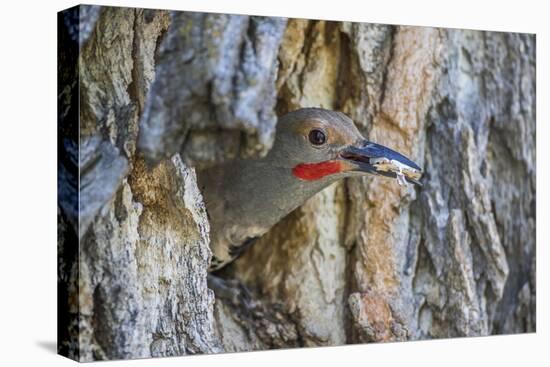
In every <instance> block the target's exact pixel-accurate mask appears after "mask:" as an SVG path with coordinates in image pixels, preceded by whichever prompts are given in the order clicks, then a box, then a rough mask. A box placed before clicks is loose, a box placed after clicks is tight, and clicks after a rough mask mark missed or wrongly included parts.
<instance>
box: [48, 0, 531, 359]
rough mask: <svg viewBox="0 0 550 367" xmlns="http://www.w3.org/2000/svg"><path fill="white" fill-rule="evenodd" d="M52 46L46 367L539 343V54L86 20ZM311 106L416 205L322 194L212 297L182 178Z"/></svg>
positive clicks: (361, 187) (490, 36)
mask: <svg viewBox="0 0 550 367" xmlns="http://www.w3.org/2000/svg"><path fill="white" fill-rule="evenodd" d="M78 20H79V21H78ZM59 37H60V47H61V48H60V51H59V64H60V72H59V77H58V81H59V94H58V101H59V102H58V103H59V107H60V108H59V111H60V118H59V121H60V123H59V129H58V131H59V137H60V139H59V146H58V151H59V156H60V161H59V165H58V187H59V205H58V222H59V227H58V234H59V236H58V237H59V240H58V248H59V263H58V273H59V277H58V279H59V280H58V283H59V295H58V297H59V300H60V303H59V304H60V308H59V320H60V330H59V340H60V342H59V351H60V353H62V354H64V355H68V356H70V357H71V358H74V359H78V360H81V361H91V360H97V359H121V358H140V357H153V356H173V355H182V354H192V353H218V352H223V351H226V352H229V351H249V350H262V349H268V348H287V347H305V346H322V345H340V344H347V343H363V342H385V341H405V340H418V339H429V338H441V337H457V336H476V335H489V334H503V333H520V332H533V331H535V329H536V324H535V319H536V318H535V316H536V309H535V299H536V284H535V271H536V268H535V265H536V261H535V220H536V213H535V193H536V187H535V182H536V172H535V167H536V165H535V163H536V162H535V119H536V115H535V67H536V65H535V52H536V50H535V37H534V36H533V35H527V34H516V33H497V32H480V31H464V30H453V29H438V28H422V27H407V26H386V25H375V24H357V23H347V22H331V21H314V20H303V19H289V20H288V21H287V20H286V19H284V18H267V17H254V16H240V15H223V14H203V13H190V12H173V13H170V12H166V11H155V10H143V9H127V8H110V7H91V6H80V7H76V8H73V9H72V10H70V11H67V12H64V13H60V18H59ZM78 106H80V109H79V108H78ZM313 106H319V107H324V108H328V109H335V110H341V111H343V112H345V113H346V114H348V115H349V116H350V117H351V118H352V119H353V120H354V121H355V122H356V124H357V126H358V127H359V128H360V130H361V131H362V132H363V133H364V135H365V136H367V137H369V139H371V140H373V141H376V142H378V143H381V144H384V145H387V146H389V147H391V148H393V149H396V150H398V151H400V152H403V153H405V154H407V155H408V156H410V157H411V158H412V159H413V160H415V161H416V162H419V163H420V165H421V166H423V168H424V171H425V177H424V178H423V184H424V186H423V187H422V188H420V189H416V188H412V187H401V186H398V185H397V184H396V183H395V182H394V181H393V180H389V179H385V178H380V177H364V178H354V179H347V180H346V181H342V182H337V183H335V184H333V185H332V186H330V187H328V188H327V189H325V190H324V191H322V192H320V193H319V194H317V195H315V196H314V197H312V198H311V199H309V200H308V201H307V202H306V203H305V204H304V205H303V206H302V207H300V208H298V209H296V210H295V211H294V212H292V213H291V214H289V215H288V216H287V217H286V218H284V219H283V220H282V221H281V222H280V223H278V224H277V225H276V226H274V227H273V228H272V229H271V230H270V231H269V232H268V233H267V234H266V235H265V236H263V237H262V238H260V239H259V240H258V241H257V242H256V243H255V244H254V245H253V246H252V247H251V248H250V249H248V250H247V251H246V252H245V253H244V254H243V255H242V256H241V257H240V258H239V259H238V260H236V261H235V262H234V263H233V264H231V265H230V266H228V267H227V268H226V269H224V270H223V272H222V273H221V274H220V275H221V276H222V277H224V278H226V279H232V280H231V282H233V283H230V284H234V285H235V289H237V288H238V287H241V286H242V285H240V284H241V283H242V284H244V285H245V286H246V287H247V289H248V290H249V293H247V294H246V297H245V296H244V295H243V297H244V298H243V299H239V298H238V299H233V300H228V299H224V298H223V297H214V293H213V292H212V291H211V290H209V289H208V286H207V281H206V279H207V268H208V265H209V261H210V249H209V223H208V216H207V213H206V211H205V208H204V204H203V200H202V196H201V193H200V188H199V187H197V182H196V176H195V169H197V170H200V169H202V168H205V167H210V166H212V165H215V164H223V163H224V162H227V161H228V160H230V159H233V158H235V157H250V156H254V157H260V156H262V155H263V154H265V153H266V152H267V151H268V150H269V148H270V146H271V142H272V138H273V133H274V129H275V125H276V116H277V115H280V114H283V113H285V112H287V111H290V110H294V109H296V108H300V107H313ZM77 244H78V245H77ZM243 300H244V301H243ZM243 302H245V303H243Z"/></svg>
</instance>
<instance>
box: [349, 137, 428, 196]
mask: <svg viewBox="0 0 550 367" xmlns="http://www.w3.org/2000/svg"><path fill="white" fill-rule="evenodd" d="M341 157H342V158H343V159H346V160H347V161H349V162H352V163H354V164H355V165H356V169H355V170H356V171H362V172H368V173H372V174H378V175H382V176H387V177H392V178H395V179H397V182H398V183H399V184H400V185H406V184H407V182H410V183H413V184H416V185H418V186H422V184H421V183H420V181H419V180H420V178H421V177H422V168H420V167H419V166H418V165H417V164H416V163H414V162H413V161H411V160H410V159H409V158H407V157H405V156H404V155H403V154H401V153H398V152H396V151H394V150H392V149H390V148H387V147H385V146H383V145H380V144H376V143H372V142H369V141H364V142H363V143H362V144H361V147H359V148H358V147H355V146H350V147H348V148H346V149H344V150H343V151H342V153H341Z"/></svg>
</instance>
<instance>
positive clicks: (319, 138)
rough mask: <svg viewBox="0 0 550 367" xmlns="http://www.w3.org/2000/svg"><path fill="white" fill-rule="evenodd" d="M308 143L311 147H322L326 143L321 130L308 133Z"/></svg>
mask: <svg viewBox="0 0 550 367" xmlns="http://www.w3.org/2000/svg"><path fill="white" fill-rule="evenodd" d="M309 141H310V143H311V144H313V145H323V144H325V142H326V141H327V137H326V135H325V133H324V132H322V131H321V130H318V129H313V130H311V131H310V132H309Z"/></svg>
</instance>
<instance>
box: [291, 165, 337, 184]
mask: <svg viewBox="0 0 550 367" xmlns="http://www.w3.org/2000/svg"><path fill="white" fill-rule="evenodd" d="M341 163H342V162H341V161H325V162H319V163H302V164H299V165H297V166H296V167H294V168H293V169H292V174H293V175H294V176H296V177H298V178H301V179H302V180H306V181H315V180H318V179H320V178H323V177H325V176H328V175H332V174H335V173H339V172H342V171H343V167H342V164H341Z"/></svg>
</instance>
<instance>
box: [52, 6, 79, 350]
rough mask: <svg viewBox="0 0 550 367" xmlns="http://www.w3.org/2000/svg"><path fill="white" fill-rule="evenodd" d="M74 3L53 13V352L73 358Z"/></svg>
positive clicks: (75, 247) (75, 279) (75, 239)
mask: <svg viewBox="0 0 550 367" xmlns="http://www.w3.org/2000/svg"><path fill="white" fill-rule="evenodd" d="M78 40H79V7H78V6H77V7H73V8H70V9H66V10H64V11H61V12H59V13H58V14H57V41H58V44H57V114H58V120H57V236H58V237H57V251H58V253H57V352H58V353H59V354H61V355H63V356H65V357H68V358H71V359H75V360H78V359H79V347H78V317H79V304H78V274H79V273H78V253H79V251H78V130H79V129H78V115H79V114H78V53H79V46H78V44H79V41H78Z"/></svg>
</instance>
